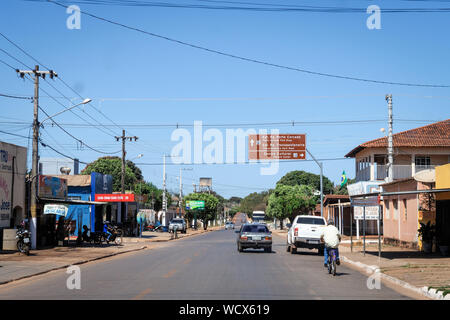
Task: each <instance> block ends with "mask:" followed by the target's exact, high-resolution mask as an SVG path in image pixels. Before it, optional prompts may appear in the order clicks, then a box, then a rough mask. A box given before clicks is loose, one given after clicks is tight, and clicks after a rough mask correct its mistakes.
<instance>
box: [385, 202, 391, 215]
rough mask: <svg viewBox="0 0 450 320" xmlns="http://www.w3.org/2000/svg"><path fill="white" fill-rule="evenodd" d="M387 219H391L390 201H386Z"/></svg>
mask: <svg viewBox="0 0 450 320" xmlns="http://www.w3.org/2000/svg"><path fill="white" fill-rule="evenodd" d="M386 219H390V209H389V200H388V201H386Z"/></svg>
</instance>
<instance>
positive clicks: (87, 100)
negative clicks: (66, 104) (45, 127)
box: [41, 98, 92, 124]
mask: <svg viewBox="0 0 450 320" xmlns="http://www.w3.org/2000/svg"><path fill="white" fill-rule="evenodd" d="M91 101H92V100H91V99H89V98H86V99H84V100H83V101H82V102H80V103H78V104H76V105H73V106H71V107H70V108H66V109H64V110H62V111H60V112H57V113H55V114H54V115H52V116H50V117H47V118H45V119H44V120H42V121H41V124H42V123H44V122H45V121H47V120H49V119H51V118H53V117H55V116H57V115H59V114H61V113H63V112H66V111H69V110H71V109H73V108H75V107H78V106H79V105H82V104H87V103H89V102H91Z"/></svg>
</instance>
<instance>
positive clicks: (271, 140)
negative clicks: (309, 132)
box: [248, 134, 306, 160]
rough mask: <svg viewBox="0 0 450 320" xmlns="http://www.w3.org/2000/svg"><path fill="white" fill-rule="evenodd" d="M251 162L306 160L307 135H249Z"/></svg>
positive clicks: (249, 156)
mask: <svg viewBox="0 0 450 320" xmlns="http://www.w3.org/2000/svg"><path fill="white" fill-rule="evenodd" d="M248 158H249V160H305V159H306V135H305V134H249V135H248Z"/></svg>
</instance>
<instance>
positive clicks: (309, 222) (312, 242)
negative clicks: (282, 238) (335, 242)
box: [286, 215, 327, 254]
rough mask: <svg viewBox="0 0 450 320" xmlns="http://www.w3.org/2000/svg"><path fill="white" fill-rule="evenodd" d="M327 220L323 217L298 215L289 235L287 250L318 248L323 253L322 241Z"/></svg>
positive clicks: (295, 251)
mask: <svg viewBox="0 0 450 320" xmlns="http://www.w3.org/2000/svg"><path fill="white" fill-rule="evenodd" d="M326 225H327V222H326V221H325V218H323V217H316V216H306V215H301V216H296V217H295V219H294V223H293V224H292V225H291V226H290V228H289V231H288V235H287V244H286V251H287V252H291V253H292V254H294V253H297V248H308V249H318V250H319V254H323V250H324V244H323V243H321V242H320V235H321V234H322V228H324V227H326Z"/></svg>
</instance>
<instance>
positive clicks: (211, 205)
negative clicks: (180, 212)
mask: <svg viewBox="0 0 450 320" xmlns="http://www.w3.org/2000/svg"><path fill="white" fill-rule="evenodd" d="M188 200H198V201H202V200H203V201H205V209H204V210H197V219H199V220H200V221H202V222H203V228H204V229H205V230H206V229H207V228H208V221H212V220H214V219H215V218H216V215H217V208H218V206H219V199H218V198H217V197H216V196H214V195H212V194H209V193H191V194H188V195H187V196H186V197H184V199H183V206H184V207H186V201H188ZM193 217H194V210H186V218H187V219H188V220H189V221H191V220H192V219H193Z"/></svg>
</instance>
